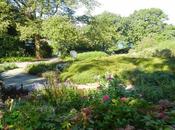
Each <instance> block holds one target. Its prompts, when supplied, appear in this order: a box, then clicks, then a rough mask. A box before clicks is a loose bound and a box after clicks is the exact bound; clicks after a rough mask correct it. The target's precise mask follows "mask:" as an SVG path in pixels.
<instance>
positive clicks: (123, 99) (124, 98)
mask: <svg viewBox="0 0 175 130" xmlns="http://www.w3.org/2000/svg"><path fill="white" fill-rule="evenodd" d="M127 100H128V98H126V97H122V98H120V101H122V102H125V101H127Z"/></svg>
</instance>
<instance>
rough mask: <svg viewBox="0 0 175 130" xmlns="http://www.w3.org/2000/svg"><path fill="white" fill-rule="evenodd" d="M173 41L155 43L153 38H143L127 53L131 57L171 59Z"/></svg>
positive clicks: (173, 49) (173, 50) (174, 47)
mask: <svg viewBox="0 0 175 130" xmlns="http://www.w3.org/2000/svg"><path fill="white" fill-rule="evenodd" d="M174 45H175V40H168V41H156V40H155V39H154V38H150V37H147V38H144V39H143V40H142V41H141V42H139V43H138V45H137V46H136V47H135V48H134V49H131V50H130V51H129V54H128V56H131V57H144V58H149V57H162V58H172V57H174V56H175V46H174Z"/></svg>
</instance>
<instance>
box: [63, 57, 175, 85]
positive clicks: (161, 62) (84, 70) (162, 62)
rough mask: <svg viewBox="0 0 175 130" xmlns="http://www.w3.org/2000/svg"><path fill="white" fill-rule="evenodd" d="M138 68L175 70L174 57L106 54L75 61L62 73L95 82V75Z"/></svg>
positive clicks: (149, 71) (78, 80)
mask: <svg viewBox="0 0 175 130" xmlns="http://www.w3.org/2000/svg"><path fill="white" fill-rule="evenodd" d="M135 69H138V70H140V71H142V72H145V73H153V72H156V71H162V72H168V73H173V72H175V60H174V59H162V58H130V57H126V56H117V55H116V56H104V57H100V58H93V59H87V60H86V59H82V60H79V61H75V62H74V63H73V64H71V65H70V67H69V68H67V70H65V71H64V72H63V73H62V74H61V78H62V80H66V79H70V80H72V81H73V82H76V83H89V82H95V81H96V80H95V77H97V76H98V75H105V73H107V72H109V73H112V74H114V75H118V76H120V75H122V74H123V73H125V72H128V71H133V70H135Z"/></svg>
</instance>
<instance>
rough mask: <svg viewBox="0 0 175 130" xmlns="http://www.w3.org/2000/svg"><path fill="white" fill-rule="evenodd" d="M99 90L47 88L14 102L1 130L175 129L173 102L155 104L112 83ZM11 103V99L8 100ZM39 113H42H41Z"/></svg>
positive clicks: (116, 81) (110, 81) (6, 114)
mask: <svg viewBox="0 0 175 130" xmlns="http://www.w3.org/2000/svg"><path fill="white" fill-rule="evenodd" d="M105 84H106V85H107V86H108V87H105V86H106V85H105V86H104V87H103V86H101V87H100V88H99V89H98V91H93V92H89V93H83V94H82V92H80V91H78V90H77V89H75V88H73V87H72V88H68V87H65V86H62V87H61V86H59V87H57V86H48V88H47V87H46V89H45V90H42V91H38V92H34V93H33V94H32V95H30V96H29V97H27V99H20V100H15V101H14V103H13V102H12V104H11V105H10V106H12V107H10V108H11V110H7V111H5V113H4V115H3V119H2V122H1V123H2V124H1V125H2V128H3V127H4V128H6V127H10V129H35V130H45V129H52V130H57V129H59V130H67V129H75V130H78V129H95V130H96V129H102V130H103V129H111V130H118V129H144V130H147V129H151V130H158V129H167V128H169V129H173V124H174V120H175V118H174V110H175V108H174V103H173V102H169V101H168V100H160V101H159V103H157V104H152V103H150V102H147V101H146V100H144V99H140V98H136V97H134V95H129V94H128V93H130V92H128V91H125V92H124V91H123V90H121V88H120V87H121V86H120V81H119V80H109V81H106V83H105ZM6 102H7V103H8V102H9V103H10V102H11V100H10V99H8V101H6ZM38 113H40V114H38Z"/></svg>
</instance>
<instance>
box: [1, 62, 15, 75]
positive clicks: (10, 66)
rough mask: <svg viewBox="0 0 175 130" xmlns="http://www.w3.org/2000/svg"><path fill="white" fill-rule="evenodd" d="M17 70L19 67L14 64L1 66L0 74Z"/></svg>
mask: <svg viewBox="0 0 175 130" xmlns="http://www.w3.org/2000/svg"><path fill="white" fill-rule="evenodd" d="M15 68H17V66H16V65H15V64H13V63H4V64H0V73H1V72H4V71H7V70H11V69H15Z"/></svg>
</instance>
